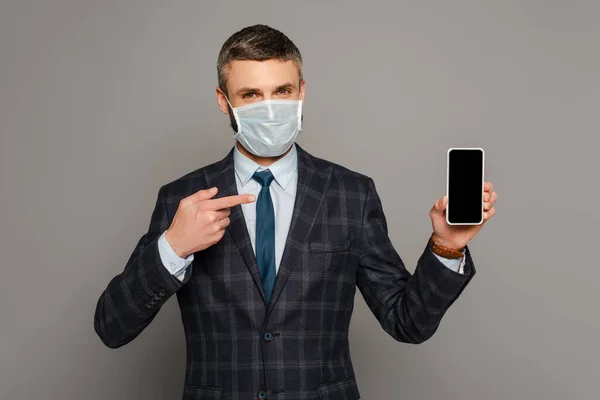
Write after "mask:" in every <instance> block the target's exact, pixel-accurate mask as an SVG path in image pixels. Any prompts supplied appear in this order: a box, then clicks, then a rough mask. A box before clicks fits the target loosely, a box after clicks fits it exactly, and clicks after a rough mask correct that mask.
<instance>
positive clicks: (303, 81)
mask: <svg viewBox="0 0 600 400" xmlns="http://www.w3.org/2000/svg"><path fill="white" fill-rule="evenodd" d="M305 91H306V81H305V80H304V79H302V82H300V100H302V102H303V103H304V93H305Z"/></svg>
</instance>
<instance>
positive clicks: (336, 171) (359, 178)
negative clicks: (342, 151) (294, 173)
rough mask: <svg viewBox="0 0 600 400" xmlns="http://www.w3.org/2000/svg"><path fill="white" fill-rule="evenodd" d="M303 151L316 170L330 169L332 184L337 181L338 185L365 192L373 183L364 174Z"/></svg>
mask: <svg viewBox="0 0 600 400" xmlns="http://www.w3.org/2000/svg"><path fill="white" fill-rule="evenodd" d="M303 151H304V152H305V153H306V154H307V156H308V157H310V158H311V160H312V163H313V164H314V166H315V168H316V169H318V170H325V169H328V168H331V171H332V174H331V177H332V182H334V183H335V182H336V181H337V182H338V183H341V184H344V185H352V186H355V187H356V188H357V189H362V190H366V189H368V187H369V186H370V185H371V184H372V182H373V179H372V178H371V177H370V176H368V175H366V174H363V173H361V172H358V171H355V170H353V169H351V168H349V167H347V166H345V165H342V164H339V163H336V162H333V161H329V160H326V159H324V158H320V157H317V156H314V155H312V154H310V153H308V152H306V150H303Z"/></svg>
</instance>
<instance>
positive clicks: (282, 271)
mask: <svg viewBox="0 0 600 400" xmlns="http://www.w3.org/2000/svg"><path fill="white" fill-rule="evenodd" d="M296 149H297V150H298V187H297V190H296V200H295V203H294V211H293V214H292V221H291V225H290V230H289V233H288V237H287V240H286V244H285V249H284V250H283V256H282V258H281V262H280V264H279V270H278V272H277V276H276V278H275V287H274V288H273V293H272V294H271V300H270V302H269V308H268V311H267V316H268V315H269V314H270V312H271V310H272V309H273V307H274V305H275V303H276V302H277V299H278V298H279V295H280V294H281V291H282V290H283V288H284V286H285V283H286V282H287V279H288V277H289V276H290V273H291V272H292V270H293V269H294V266H295V265H296V263H297V260H298V258H299V257H300V252H301V251H302V248H303V247H304V245H305V244H306V242H307V240H308V237H309V235H310V232H311V230H312V227H313V225H314V223H315V220H316V218H317V215H318V214H319V210H320V208H321V204H322V203H323V199H324V198H325V193H326V192H327V188H328V187H329V181H330V180H331V170H332V168H331V166H329V165H328V164H325V163H323V162H320V160H319V159H318V158H315V157H313V156H311V155H310V154H309V153H307V152H306V151H305V150H304V149H302V148H301V147H300V146H299V145H298V144H297V143H296ZM250 251H252V249H250ZM259 282H260V279H259Z"/></svg>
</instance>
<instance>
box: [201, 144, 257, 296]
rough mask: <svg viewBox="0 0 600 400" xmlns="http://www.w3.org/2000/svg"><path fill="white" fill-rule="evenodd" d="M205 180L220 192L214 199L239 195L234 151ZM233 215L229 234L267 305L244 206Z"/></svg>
mask: <svg viewBox="0 0 600 400" xmlns="http://www.w3.org/2000/svg"><path fill="white" fill-rule="evenodd" d="M204 178H205V179H206V183H207V185H208V186H207V188H211V187H213V186H216V187H217V188H218V189H219V191H218V193H217V195H216V196H215V197H214V198H220V197H227V196H235V195H237V194H238V191H237V186H236V183H235V168H234V163H233V149H232V150H231V151H230V152H229V154H228V155H227V156H226V157H225V158H224V159H223V160H221V161H220V162H218V163H217V164H216V165H215V168H214V169H208V170H206V171H205V172H204ZM230 210H231V214H230V215H229V219H230V221H231V222H230V224H229V226H228V227H227V228H226V230H227V232H229V234H230V235H231V238H232V239H233V241H234V242H235V244H236V246H237V248H238V250H239V251H240V254H241V255H242V258H243V259H244V262H245V263H246V266H247V267H248V270H249V271H250V275H252V278H253V279H254V283H255V284H256V286H257V288H258V291H259V292H260V294H261V296H262V298H263V301H264V302H265V304H266V296H265V291H264V289H263V286H262V281H261V279H260V273H259V271H258V265H257V264H256V256H255V255H254V251H253V250H252V242H251V241H250V234H249V233H248V227H247V226H246V220H245V219H244V214H243V213H242V206H240V205H237V206H235V207H231V208H230Z"/></svg>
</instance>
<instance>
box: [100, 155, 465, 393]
mask: <svg viewBox="0 0 600 400" xmlns="http://www.w3.org/2000/svg"><path fill="white" fill-rule="evenodd" d="M297 149H298V190H297V195H296V196H297V197H296V201H295V205H294V210H293V216H292V222H291V226H290V231H289V235H288V238H287V242H286V247H285V250H284V253H283V257H282V260H281V264H280V267H279V270H278V274H277V278H276V281H275V287H274V289H273V293H272V298H271V301H270V303H269V304H267V303H266V302H265V295H264V291H263V288H262V284H261V280H260V275H259V272H258V267H257V264H256V259H255V256H254V253H253V250H252V245H251V242H250V237H249V235H248V231H247V228H246V225H245V221H244V218H243V215H242V210H241V207H240V206H235V207H233V208H232V209H231V215H230V219H231V224H230V225H229V227H228V228H227V232H226V234H225V236H224V237H223V239H222V240H221V241H220V242H219V243H217V244H216V245H214V246H212V247H209V248H208V249H206V250H203V251H201V252H197V253H196V254H195V255H194V261H193V263H192V264H191V267H190V268H188V270H187V272H186V274H185V278H184V280H183V281H180V280H178V279H177V278H175V277H173V276H172V275H171V274H170V273H169V272H168V271H167V269H166V268H165V267H164V266H163V265H162V263H161V259H160V256H159V252H158V246H157V239H158V237H159V236H160V234H161V233H162V232H163V231H164V230H165V229H167V228H168V227H169V226H170V224H171V220H172V218H173V216H174V215H175V211H176V210H177V207H178V205H179V202H180V200H182V199H183V198H184V197H186V196H189V195H191V194H192V193H194V192H196V191H198V190H200V189H206V188H210V187H212V186H217V187H218V188H219V193H218V195H217V197H222V196H229V195H234V194H237V188H236V183H235V176H234V165H233V150H232V151H231V152H229V154H228V155H227V156H226V157H225V158H224V159H223V160H221V161H219V162H216V163H214V164H211V165H208V166H206V167H204V168H200V169H198V170H196V171H194V172H191V173H189V174H187V175H185V176H183V177H181V178H179V179H177V180H175V181H173V182H170V183H168V184H166V185H164V186H162V187H161V188H160V190H159V192H158V199H157V201H156V206H155V208H154V211H153V213H152V218H151V221H150V226H149V228H148V232H146V233H145V234H144V235H143V236H142V237H141V239H140V240H139V243H138V244H137V246H136V247H135V249H134V251H133V253H132V254H131V257H130V258H129V261H128V262H127V264H126V266H125V269H124V271H123V272H121V273H120V274H119V275H117V276H115V277H114V278H113V279H112V280H111V281H110V283H109V284H108V287H107V288H106V289H105V290H104V292H103V293H102V295H101V296H100V299H99V300H98V303H97V307H96V312H95V317H94V327H95V330H96V332H97V334H98V335H99V336H100V338H101V339H102V341H103V343H104V344H105V345H106V346H108V347H111V348H117V347H120V346H122V345H124V344H126V343H128V342H130V341H131V340H133V339H134V338H135V337H136V336H137V335H139V334H140V332H142V330H144V328H146V326H148V324H150V322H151V321H152V320H153V318H154V317H155V316H156V314H157V313H158V311H159V310H160V308H161V306H162V304H164V302H165V301H166V300H168V299H169V298H170V297H171V296H172V295H175V294H176V295H177V300H178V303H179V307H180V310H181V317H182V320H183V325H184V329H185V337H186V342H187V368H186V375H185V385H184V389H183V399H186V400H192V399H195V400H200V399H210V400H217V399H227V400H242V399H243V400H248V399H259V400H261V399H270V400H356V399H359V398H360V394H359V390H358V386H357V383H356V380H355V375H354V370H353V367H352V361H351V358H350V348H349V343H348V328H349V324H350V317H351V315H352V310H353V306H354V297H355V291H356V287H358V289H359V290H360V292H361V294H362V296H363V298H364V299H365V302H366V303H367V305H368V306H369V308H370V310H371V311H372V312H373V314H374V315H375V317H376V318H377V320H378V321H379V323H380V325H381V327H382V328H383V329H384V330H385V331H386V332H387V333H388V334H389V335H391V336H392V337H393V338H394V339H396V340H397V341H399V342H405V343H421V342H423V341H425V340H427V339H428V338H430V337H431V336H432V335H433V334H434V332H435V331H436V329H437V327H438V325H439V324H440V321H441V319H442V317H443V315H444V313H445V312H446V310H447V309H448V307H450V305H452V303H453V302H454V301H455V300H456V299H457V298H458V297H459V295H460V294H461V292H462V291H463V290H464V288H465V287H466V285H467V284H468V282H469V281H470V280H471V279H472V278H473V276H474V274H475V267H474V264H473V260H472V258H471V254H470V251H469V249H468V248H467V250H466V264H465V266H464V274H459V273H457V272H454V271H452V270H450V269H449V268H447V267H446V266H445V265H443V264H442V263H441V262H440V261H439V260H438V259H437V258H436V257H435V255H434V254H433V253H432V251H431V249H430V248H429V246H428V245H427V244H425V248H424V251H423V253H422V255H421V256H420V258H419V260H418V264H417V267H416V269H415V272H414V274H412V275H411V274H410V273H409V272H408V271H407V270H406V268H405V266H404V264H403V262H402V260H401V259H400V256H399V255H398V253H397V252H396V251H395V250H394V247H393V245H392V243H391V242H390V239H389V237H388V232H387V224H386V219H385V216H384V213H383V209H382V205H381V201H380V199H379V197H378V195H377V192H376V190H375V186H374V183H373V180H372V179H371V178H369V177H367V176H364V175H361V174H359V173H356V172H353V171H350V170H349V169H347V168H344V167H342V166H340V165H337V164H334V163H331V162H328V161H325V160H322V159H319V158H316V157H314V156H312V155H310V154H309V153H308V152H306V151H305V150H303V149H302V148H301V147H300V146H297ZM368 397H369V398H375V397H376V396H368Z"/></svg>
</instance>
